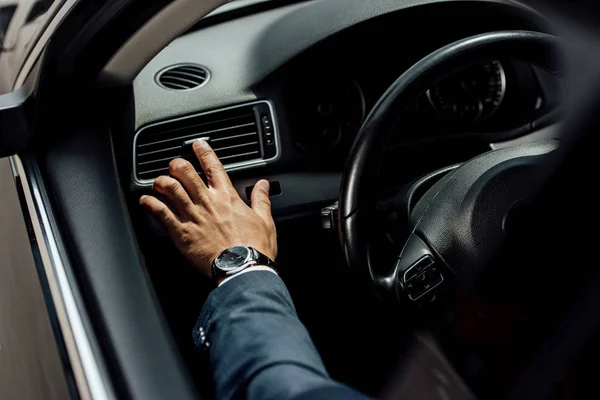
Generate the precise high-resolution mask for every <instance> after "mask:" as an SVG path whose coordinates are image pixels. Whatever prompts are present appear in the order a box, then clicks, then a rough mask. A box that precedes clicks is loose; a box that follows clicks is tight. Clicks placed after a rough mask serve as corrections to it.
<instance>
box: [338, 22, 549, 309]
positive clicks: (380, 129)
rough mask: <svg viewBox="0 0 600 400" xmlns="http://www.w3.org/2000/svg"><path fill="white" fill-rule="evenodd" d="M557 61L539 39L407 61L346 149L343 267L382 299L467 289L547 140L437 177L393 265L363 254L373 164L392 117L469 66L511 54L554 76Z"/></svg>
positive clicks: (473, 43)
mask: <svg viewBox="0 0 600 400" xmlns="http://www.w3.org/2000/svg"><path fill="white" fill-rule="evenodd" d="M557 54H558V39H557V38H556V37H554V36H551V35H547V34H543V33H537V32H528V31H499V32H493V33H486V34H482V35H477V36H473V37H469V38H466V39H462V40H459V41H457V42H455V43H452V44H449V45H447V46H445V47H443V48H441V49H439V50H437V51H435V52H433V53H431V54H429V55H428V56H426V57H425V58H423V59H422V60H421V61H419V62H417V63H416V64H414V65H413V66H412V67H411V68H410V69H408V70H407V71H406V72H405V73H404V74H403V75H402V76H400V77H399V78H398V79H397V80H396V81H395V82H394V83H393V84H392V85H391V86H390V88H389V89H388V90H387V91H386V92H385V93H384V94H383V96H382V97H381V98H380V99H379V101H378V102H377V103H376V105H375V106H374V108H373V110H372V111H371V113H370V114H369V115H368V117H367V118H366V120H365V122H364V124H363V126H362V128H361V130H360V132H359V133H358V136H357V138H356V141H355V142H354V145H353V147H352V149H351V151H350V155H349V158H348V161H347V165H346V169H345V173H344V176H343V179H342V186H341V195H340V201H339V212H338V216H339V217H338V218H339V221H338V222H339V229H340V239H341V242H342V247H343V252H344V256H345V258H346V261H347V263H348V265H349V266H351V267H352V268H355V269H363V270H364V269H365V268H364V267H365V266H367V268H366V269H368V272H369V277H370V279H371V281H372V283H373V284H374V286H375V289H376V290H377V292H378V293H379V294H380V296H381V297H384V298H386V299H390V300H392V301H397V302H401V303H403V302H406V301H409V302H417V303H422V302H432V301H434V300H435V299H436V296H437V295H436V294H437V293H439V291H440V290H441V289H443V288H444V287H445V286H447V285H449V282H454V283H458V284H459V285H462V284H468V283H469V282H470V281H471V280H472V279H473V278H474V277H475V276H476V275H477V272H479V271H480V270H481V269H482V268H483V267H484V266H485V265H487V263H488V262H489V261H490V260H491V259H492V258H493V257H494V255H495V254H496V252H497V251H498V250H499V249H500V248H501V246H502V245H503V243H504V241H505V233H506V229H507V227H508V226H510V224H509V223H508V221H510V218H511V215H512V212H513V211H514V210H515V209H517V208H518V205H519V204H521V203H523V202H524V201H527V199H528V198H530V197H531V196H533V195H535V193H536V191H537V187H536V184H535V182H540V181H541V179H538V177H539V176H540V174H543V168H540V164H541V160H542V159H543V158H544V157H545V156H546V155H548V154H549V153H551V152H552V151H553V150H555V149H556V148H557V144H556V143H554V142H542V143H534V144H528V145H521V146H518V147H511V148H506V149H501V150H497V151H491V152H488V153H485V154H483V155H480V156H478V157H476V158H474V159H472V160H470V161H468V162H466V163H464V164H462V165H461V166H459V167H458V168H452V169H446V170H444V171H443V174H438V175H441V176H442V177H441V179H439V180H438V181H437V183H435V184H433V186H432V187H431V188H429V190H427V191H426V192H425V193H424V194H423V195H422V196H421V197H420V200H418V202H417V203H416V205H415V206H414V207H411V209H412V210H411V211H410V216H409V219H408V224H409V232H410V234H409V236H408V239H407V240H406V242H405V243H404V246H403V248H398V249H397V253H398V257H397V259H396V260H395V262H394V263H393V265H390V266H386V267H387V268H381V266H377V265H375V264H376V262H375V261H374V259H373V257H371V255H370V254H369V251H368V248H369V240H370V238H371V237H372V234H373V232H371V231H370V229H369V228H367V225H369V219H370V218H371V217H372V210H373V207H374V204H375V203H376V201H377V200H378V199H376V198H375V197H377V196H376V193H377V192H378V190H377V187H376V182H377V175H378V169H379V162H380V159H381V156H382V155H383V153H384V149H385V146H386V143H387V139H388V138H389V136H390V135H391V133H392V132H401V129H398V127H397V125H398V121H399V118H400V116H401V115H402V114H403V113H404V112H406V110H408V108H409V106H410V105H411V104H412V102H413V101H414V100H415V99H417V97H418V96H419V95H421V94H423V93H424V92H425V91H426V90H427V89H428V88H430V87H432V86H434V85H435V84H436V83H437V82H438V81H440V80H441V79H443V78H444V77H446V76H448V75H450V74H452V73H453V72H456V71H458V70H460V69H461V68H464V66H465V65H468V64H470V63H473V62H480V61H492V60H495V59H498V58H506V57H510V58H514V59H518V60H521V61H524V62H528V63H531V64H534V65H537V66H539V67H541V68H543V69H545V70H548V71H550V72H552V73H554V74H557V73H558V72H557V71H558V70H557V65H558V64H557V62H556V60H557ZM400 128H401V127H400ZM398 168H402V166H398ZM404 168H410V166H408V165H405V166H404ZM448 171H449V172H448ZM438 178H439V176H438ZM382 270H385V271H386V272H380V271H382Z"/></svg>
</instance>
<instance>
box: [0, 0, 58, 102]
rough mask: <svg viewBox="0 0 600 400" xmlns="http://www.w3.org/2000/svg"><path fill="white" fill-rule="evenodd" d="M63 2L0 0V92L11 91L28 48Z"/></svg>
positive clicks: (50, 0)
mask: <svg viewBox="0 0 600 400" xmlns="http://www.w3.org/2000/svg"><path fill="white" fill-rule="evenodd" d="M63 2H64V1H56V0H0V94H2V93H6V92H8V91H10V90H12V85H13V84H14V82H15V79H16V77H17V75H18V74H19V71H20V69H21V66H22V65H23V62H24V60H25V58H26V57H27V55H28V54H29V51H30V50H31V47H32V46H33V44H35V42H36V39H37V37H38V36H39V34H40V33H41V31H42V29H43V28H44V27H45V26H46V23H47V22H48V20H49V17H50V15H52V14H53V12H52V11H54V10H56V9H57V8H58V7H56V6H59V5H60V4H58V3H63ZM55 3H57V4H55ZM53 6H54V7H53Z"/></svg>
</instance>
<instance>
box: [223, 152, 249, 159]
mask: <svg viewBox="0 0 600 400" xmlns="http://www.w3.org/2000/svg"><path fill="white" fill-rule="evenodd" d="M253 154H258V151H250V152H248V153H242V154H236V155H234V156H224V157H219V158H220V159H221V160H227V159H231V158H234V157H243V156H249V155H253Z"/></svg>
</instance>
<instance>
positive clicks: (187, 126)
mask: <svg viewBox="0 0 600 400" xmlns="http://www.w3.org/2000/svg"><path fill="white" fill-rule="evenodd" d="M207 117H208V116H207ZM242 118H246V119H248V120H251V121H253V122H256V121H254V114H245V115H238V116H234V117H229V118H223V119H218V120H217V121H208V122H202V123H196V122H193V121H196V120H197V118H190V119H189V120H185V121H184V125H183V126H179V127H176V128H172V129H167V130H163V129H161V130H160V131H159V132H158V133H159V134H160V135H165V134H167V133H171V132H176V131H181V130H190V129H194V128H198V127H200V126H205V125H213V124H216V123H219V124H225V123H227V122H228V121H233V120H236V119H242ZM206 119H207V118H203V120H206ZM170 125H176V123H174V122H171V123H170ZM151 132H153V131H151ZM151 134H152V133H149V135H151ZM154 135H156V132H154V134H152V136H154Z"/></svg>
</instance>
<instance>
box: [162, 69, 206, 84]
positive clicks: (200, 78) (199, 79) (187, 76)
mask: <svg viewBox="0 0 600 400" xmlns="http://www.w3.org/2000/svg"><path fill="white" fill-rule="evenodd" d="M167 76H168V77H169V78H170V77H179V78H185V79H188V80H189V81H192V82H194V83H197V84H200V83H202V82H204V80H205V79H206V78H205V77H204V76H200V75H197V74H195V73H193V72H186V71H183V70H178V71H169V72H167V73H165V74H163V78H165V77H167Z"/></svg>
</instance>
